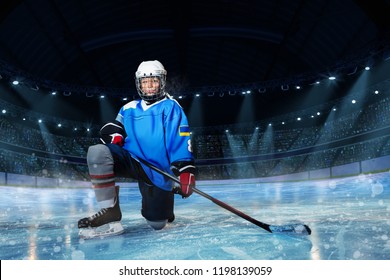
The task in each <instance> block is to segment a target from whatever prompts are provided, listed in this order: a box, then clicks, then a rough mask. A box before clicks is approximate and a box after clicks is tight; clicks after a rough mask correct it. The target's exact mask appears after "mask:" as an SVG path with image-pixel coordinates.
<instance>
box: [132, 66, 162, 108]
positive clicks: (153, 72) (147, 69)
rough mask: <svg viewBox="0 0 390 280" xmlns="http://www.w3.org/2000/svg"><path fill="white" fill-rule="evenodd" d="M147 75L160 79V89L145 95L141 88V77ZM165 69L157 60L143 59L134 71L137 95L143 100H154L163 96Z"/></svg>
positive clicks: (146, 76)
mask: <svg viewBox="0 0 390 280" xmlns="http://www.w3.org/2000/svg"><path fill="white" fill-rule="evenodd" d="M148 77H158V78H159V79H160V89H159V91H158V92H157V93H156V94H153V95H147V94H146V93H144V92H143V91H142V90H141V79H142V78H148ZM166 78H167V71H166V70H165V68H164V66H163V65H162V64H161V62H160V61H158V60H151V61H143V62H142V63H141V64H140V65H139V66H138V69H137V72H135V85H136V87H137V91H138V94H139V96H140V97H141V98H142V99H143V100H145V101H156V100H159V99H161V98H162V97H163V96H165V84H166Z"/></svg>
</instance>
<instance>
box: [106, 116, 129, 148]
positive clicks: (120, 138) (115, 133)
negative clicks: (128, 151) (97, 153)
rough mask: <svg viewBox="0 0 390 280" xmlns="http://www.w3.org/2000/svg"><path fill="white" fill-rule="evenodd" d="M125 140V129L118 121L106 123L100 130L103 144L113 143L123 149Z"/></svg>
mask: <svg viewBox="0 0 390 280" xmlns="http://www.w3.org/2000/svg"><path fill="white" fill-rule="evenodd" d="M125 138H126V132H125V129H124V127H123V125H122V124H121V123H120V122H118V121H114V122H109V123H106V124H105V125H103V127H102V128H101V129H100V141H102V143H103V144H109V143H112V144H116V145H119V146H121V147H123V145H124V141H125Z"/></svg>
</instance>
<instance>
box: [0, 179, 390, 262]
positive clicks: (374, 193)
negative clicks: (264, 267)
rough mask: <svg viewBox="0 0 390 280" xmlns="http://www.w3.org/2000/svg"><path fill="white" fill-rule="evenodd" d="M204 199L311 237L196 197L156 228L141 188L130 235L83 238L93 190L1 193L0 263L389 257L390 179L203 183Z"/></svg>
mask: <svg viewBox="0 0 390 280" xmlns="http://www.w3.org/2000/svg"><path fill="white" fill-rule="evenodd" d="M198 188H199V189H200V190H202V191H203V192H205V193H208V194H210V195H212V196H213V197H215V198H217V199H219V200H221V201H223V202H225V203H227V204H229V205H231V206H232V207H234V208H236V209H238V210H240V211H242V212H244V213H246V214H247V215H249V216H252V217H253V218H255V219H257V220H259V221H262V222H264V223H268V224H271V225H277V226H278V225H286V224H292V223H295V222H299V223H304V224H307V225H308V226H310V228H311V229H312V234H311V235H310V236H291V235H286V234H271V233H268V232H267V231H265V230H263V229H262V228H260V227H258V226H256V225H254V224H252V223H250V222H248V221H246V220H244V219H242V218H240V217H238V216H236V215H234V214H233V213H230V212H228V211H226V210H225V209H223V208H221V207H219V206H217V205H215V204H214V203H212V202H211V201H209V200H207V199H205V198H203V197H201V196H199V195H197V194H194V195H193V196H192V197H191V198H189V199H186V200H183V199H181V198H180V197H177V198H176V208H175V214H176V220H175V222H174V223H173V224H170V225H169V226H168V227H167V228H166V229H164V230H162V231H154V230H152V229H151V228H150V227H149V226H148V225H147V224H146V223H145V221H144V219H143V218H142V217H141V215H140V213H139V208H140V196H139V194H138V188H136V187H134V188H121V193H120V195H121V203H122V205H121V208H122V211H123V219H122V223H123V226H124V228H125V232H124V233H123V234H122V235H119V236H114V237H110V238H101V239H100V238H98V239H91V240H83V239H80V238H79V236H78V229H77V225H76V223H77V220H78V219H79V218H80V217H83V216H85V215H86V214H92V213H94V212H95V211H96V210H97V209H96V203H95V201H94V196H93V195H91V190H89V189H58V188H53V189H49V188H42V189H39V188H23V187H6V186H3V187H0V189H1V193H2V195H1V196H0V205H2V207H1V209H0V259H60V260H76V259H77V260H80V259H134V260H141V259H142V260H148V259H170V260H175V259H184V260H185V259H201V260H241V259H245V260H250V259H259V260H260V259H268V260H278V259H294V260H310V259H342V260H346V259H363V260H367V259H376V260H381V259H390V236H389V232H390V190H389V188H390V174H389V173H382V174H374V175H360V176H356V177H353V178H344V179H332V180H322V181H320V180H319V181H305V182H291V183H257V184H235V185H220V184H219V185H217V184H215V185H202V184H199V186H198Z"/></svg>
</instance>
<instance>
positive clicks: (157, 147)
mask: <svg viewBox="0 0 390 280" xmlns="http://www.w3.org/2000/svg"><path fill="white" fill-rule="evenodd" d="M166 75H167V71H166V70H165V68H164V66H163V65H162V64H161V63H160V62H159V61H157V60H154V61H144V62H142V63H141V64H140V65H139V67H138V69H137V71H136V73H135V84H136V88H137V91H138V94H139V96H140V97H141V100H134V101H131V102H129V103H127V104H125V105H124V106H123V107H122V108H121V109H120V110H119V113H118V115H117V117H116V119H115V121H113V122H110V123H108V124H106V125H104V126H103V127H102V128H101V130H100V135H101V141H102V143H104V144H97V145H94V146H91V147H89V149H88V153H87V163H88V169H89V174H90V177H91V182H92V186H93V189H94V191H95V196H96V200H97V202H98V205H99V207H100V208H101V210H100V211H99V212H97V213H96V214H94V215H92V216H90V217H87V218H83V219H81V220H79V222H78V227H79V229H80V230H79V234H80V236H81V237H83V238H93V237H97V236H107V235H114V234H120V233H122V232H123V230H124V229H123V226H122V225H121V222H120V221H121V219H122V213H121V209H120V206H119V187H118V186H116V184H115V177H129V178H133V179H136V180H137V181H138V186H139V190H140V193H141V195H142V207H141V214H142V216H143V217H144V218H145V219H146V222H147V223H148V224H149V225H150V226H151V227H152V228H153V229H155V230H160V229H162V228H164V227H165V225H166V224H167V222H172V221H173V220H174V218H175V216H174V211H173V210H174V193H173V191H172V186H173V184H172V182H171V181H170V180H168V179H167V178H165V177H164V176H163V175H161V174H159V173H157V172H156V171H154V170H152V169H150V168H149V167H148V166H146V165H144V164H143V163H141V162H140V161H139V160H137V159H138V158H141V159H143V160H146V161H147V162H150V163H151V164H153V165H155V166H157V167H158V168H159V169H162V170H164V171H166V172H169V173H170V174H174V175H176V176H178V177H179V178H180V182H181V186H180V188H179V189H178V190H179V191H178V192H179V193H180V194H181V195H182V197H184V198H186V197H189V196H190V195H191V194H192V187H193V186H195V176H194V174H195V166H194V158H193V155H192V150H191V141H190V131H189V126H188V121H187V117H186V115H185V113H184V111H183V110H182V108H181V106H180V105H179V104H178V103H177V102H176V101H175V100H174V99H173V98H171V97H170V96H169V95H168V94H167V93H166V92H165V85H166Z"/></svg>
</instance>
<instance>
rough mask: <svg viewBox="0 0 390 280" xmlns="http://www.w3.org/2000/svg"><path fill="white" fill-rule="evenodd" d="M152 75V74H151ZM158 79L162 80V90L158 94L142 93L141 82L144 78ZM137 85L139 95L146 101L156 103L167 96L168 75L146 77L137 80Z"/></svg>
mask: <svg viewBox="0 0 390 280" xmlns="http://www.w3.org/2000/svg"><path fill="white" fill-rule="evenodd" d="M151 74H152V73H151ZM155 77H157V78H158V79H159V80H160V88H159V90H158V92H156V93H155V94H152V95H151V94H150V93H149V94H148V93H145V92H143V91H142V89H141V81H142V79H143V78H155ZM135 84H136V88H137V92H138V95H139V96H140V97H141V98H142V99H143V100H145V101H156V100H159V99H161V98H162V97H164V96H165V84H166V75H144V76H141V77H137V76H136V78H135Z"/></svg>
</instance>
